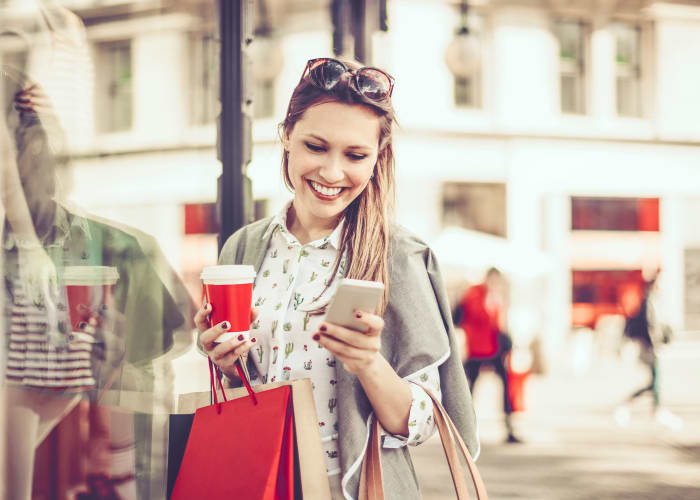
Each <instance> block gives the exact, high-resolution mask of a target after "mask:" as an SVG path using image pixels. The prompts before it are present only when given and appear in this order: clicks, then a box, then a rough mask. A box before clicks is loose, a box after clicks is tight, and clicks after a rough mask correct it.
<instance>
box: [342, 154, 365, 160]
mask: <svg viewBox="0 0 700 500" xmlns="http://www.w3.org/2000/svg"><path fill="white" fill-rule="evenodd" d="M347 156H348V158H350V159H351V160H354V161H360V160H364V159H365V158H367V155H363V154H358V153H348V155H347Z"/></svg>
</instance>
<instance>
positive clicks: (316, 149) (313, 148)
mask: <svg viewBox="0 0 700 500" xmlns="http://www.w3.org/2000/svg"><path fill="white" fill-rule="evenodd" d="M306 147H307V148H309V149H310V150H311V151H313V152H315V153H320V152H321V151H324V149H323V146H317V145H316V144H311V143H310V142H307V143H306Z"/></svg>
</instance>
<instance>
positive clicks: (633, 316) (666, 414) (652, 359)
mask: <svg viewBox="0 0 700 500" xmlns="http://www.w3.org/2000/svg"><path fill="white" fill-rule="evenodd" d="M657 283H658V272H657V273H656V274H655V275H654V276H653V277H652V278H651V279H649V280H648V281H645V282H644V285H643V290H642V298H641V301H640V302H639V306H638V307H637V309H636V310H635V311H632V312H631V313H630V315H629V316H628V317H627V319H626V321H625V328H624V335H625V337H626V338H628V339H630V340H632V341H634V342H636V343H637V344H638V346H639V360H640V361H641V362H642V364H643V365H644V367H645V368H646V369H647V370H649V383H648V384H645V385H644V386H643V387H641V388H639V389H638V390H636V391H634V392H633V393H632V394H631V395H630V396H629V397H628V398H627V400H626V401H625V403H624V404H623V405H621V406H619V407H617V408H616V409H615V420H616V421H617V423H618V424H619V425H622V426H624V425H627V424H628V423H629V421H630V418H631V414H630V408H629V405H630V404H631V403H632V402H633V401H635V400H636V399H638V398H640V397H642V396H643V395H645V394H647V393H648V394H650V395H651V397H652V409H653V413H654V416H655V418H656V420H657V422H658V423H659V424H661V425H664V426H666V427H669V428H671V429H678V428H680V427H682V425H683V424H682V420H681V419H680V418H679V417H678V416H676V415H674V414H672V413H671V412H670V411H668V410H667V409H666V408H663V407H662V406H661V396H660V392H659V360H658V350H659V348H660V346H661V345H662V344H667V343H669V342H670V341H671V329H670V328H669V327H668V326H667V325H662V324H660V323H659V322H658V321H657V319H656V313H655V310H654V306H653V303H654V300H653V299H654V295H655V293H656V290H657Z"/></svg>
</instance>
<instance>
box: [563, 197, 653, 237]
mask: <svg viewBox="0 0 700 500" xmlns="http://www.w3.org/2000/svg"><path fill="white" fill-rule="evenodd" d="M571 229H572V230H591V231H658V230H659V199H658V198H602V197H601V198H588V197H572V198H571Z"/></svg>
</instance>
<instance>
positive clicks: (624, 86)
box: [614, 23, 642, 117]
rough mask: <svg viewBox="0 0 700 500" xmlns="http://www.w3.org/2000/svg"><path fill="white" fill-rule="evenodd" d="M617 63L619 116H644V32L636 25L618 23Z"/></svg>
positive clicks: (616, 29) (616, 28)
mask: <svg viewBox="0 0 700 500" xmlns="http://www.w3.org/2000/svg"><path fill="white" fill-rule="evenodd" d="M614 31H615V41H616V49H615V62H616V78H617V81H616V88H617V114H618V115H620V116H630V117H639V116H642V64H641V59H642V57H641V53H642V47H641V45H642V30H641V28H640V27H639V26H636V25H634V24H625V23H617V24H616V25H615V27H614Z"/></svg>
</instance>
